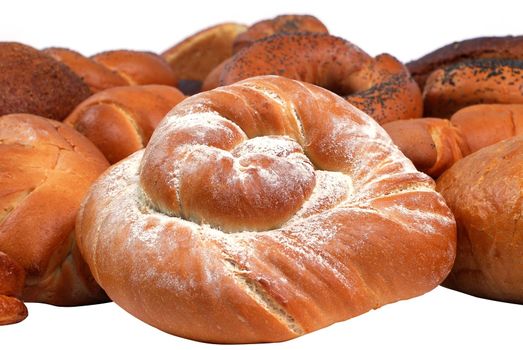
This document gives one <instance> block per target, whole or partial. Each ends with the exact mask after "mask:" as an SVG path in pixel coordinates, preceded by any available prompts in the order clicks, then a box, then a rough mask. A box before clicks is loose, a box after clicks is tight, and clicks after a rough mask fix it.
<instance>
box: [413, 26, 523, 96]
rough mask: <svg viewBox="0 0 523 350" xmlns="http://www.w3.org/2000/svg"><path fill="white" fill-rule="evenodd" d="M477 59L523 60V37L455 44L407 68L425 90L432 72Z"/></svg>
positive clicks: (414, 62) (489, 38)
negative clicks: (446, 66)
mask: <svg viewBox="0 0 523 350" xmlns="http://www.w3.org/2000/svg"><path fill="white" fill-rule="evenodd" d="M476 58H511V59H523V36H504V37H481V38H474V39H468V40H463V41H458V42H454V43H451V44H448V45H446V46H443V47H441V48H439V49H437V50H435V51H432V52H431V53H428V54H426V55H425V56H423V57H421V58H418V59H417V60H414V61H411V62H409V63H407V68H408V69H409V71H410V73H411V75H412V77H413V78H414V80H416V82H417V83H418V84H419V86H420V88H421V89H422V90H423V87H424V86H425V81H426V80H427V77H428V76H429V74H430V73H431V72H432V71H434V70H436V69H438V68H440V67H442V66H445V65H449V64H453V63H457V62H459V61H461V60H465V59H476Z"/></svg>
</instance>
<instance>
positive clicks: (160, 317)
mask: <svg viewBox="0 0 523 350" xmlns="http://www.w3.org/2000/svg"><path fill="white" fill-rule="evenodd" d="M522 43H523V41H522V40H521V38H520V37H505V38H478V39H472V40H467V41H464V42H460V43H453V44H451V45H449V46H446V47H444V48H441V49H439V50H436V51H434V52H433V53H430V54H428V55H426V56H424V57H422V58H420V59H419V60H416V61H413V62H410V63H408V64H407V65H404V64H403V63H401V62H400V61H399V60H398V59H396V58H395V57H393V56H392V55H390V54H387V53H383V54H380V55H378V56H376V57H372V56H370V55H368V54H367V53H365V52H364V51H363V50H362V49H360V48H359V47H358V46H356V45H354V44H353V43H351V42H349V41H347V40H345V39H342V38H339V37H336V36H333V35H331V34H329V32H328V30H327V28H326V26H325V25H324V24H323V23H322V22H321V21H319V20H318V19H317V18H315V17H313V16H305V15H285V16H278V17H276V18H274V19H269V20H263V21H261V22H258V23H255V24H254V25H252V26H245V25H242V24H236V23H225V24H220V25H217V26H214V27H211V28H208V29H205V30H203V31H200V32H198V33H196V34H194V35H193V36H191V37H189V38H187V39H185V40H184V41H182V42H181V43H179V44H177V45H175V46H173V47H172V48H170V49H168V50H166V51H165V52H164V53H163V54H161V55H157V54H154V53H150V52H138V51H128V50H118V51H110V52H104V53H100V54H97V55H94V56H92V57H86V56H83V55H82V54H80V53H78V52H75V51H72V50H69V49H64V48H48V49H44V50H41V51H39V50H36V49H34V48H31V47H29V46H26V45H23V44H19V43H0V115H1V116H0V324H10V323H15V322H18V321H21V320H23V319H24V318H25V317H26V316H27V309H26V307H25V305H24V302H26V301H29V302H31V301H34V302H45V303H50V304H54V305H82V304H92V303H99V302H104V301H108V300H113V301H114V302H116V303H117V304H118V305H120V306H121V307H123V308H124V309H125V310H127V311H128V312H130V313H131V314H133V315H134V316H136V317H138V318H140V319H141V320H143V321H145V322H147V323H149V324H151V325H153V326H155V327H157V328H159V329H161V330H164V331H166V332H169V333H172V334H175V335H178V336H182V337H186V338H190V339H195V340H200V341H206V342H217V343H254V342H273V341H283V340H287V339H291V338H294V337H297V336H300V335H302V334H306V333H308V332H311V331H314V330H317V329H319V328H322V327H325V326H328V325H330V324H332V323H335V322H338V321H342V320H346V319H348V318H351V317H354V316H357V315H359V314H362V313H364V312H367V311H369V310H371V309H375V308H378V307H380V306H382V305H385V304H388V303H392V302H395V301H399V300H403V299H408V298H412V297H415V296H419V295H421V294H424V293H426V292H428V291H430V290H432V289H433V288H435V287H436V286H437V285H439V284H441V283H443V285H445V286H448V287H450V288H453V289H456V290H460V291H463V292H465V293H469V294H472V295H476V296H480V297H484V298H491V299H495V300H501V301H508V302H514V303H522V302H523V273H522V272H521V271H523V220H521V216H522V213H523V199H522V198H523V136H522V135H523V48H522V47H523V46H522ZM110 164H113V165H112V166H110Z"/></svg>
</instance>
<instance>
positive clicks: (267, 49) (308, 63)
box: [204, 33, 422, 124]
mask: <svg viewBox="0 0 523 350" xmlns="http://www.w3.org/2000/svg"><path fill="white" fill-rule="evenodd" d="M265 74H274V75H280V76H284V77H287V78H292V79H296V80H301V81H305V82H308V83H313V84H315V85H319V86H322V87H324V88H326V89H329V90H331V91H333V92H335V93H337V94H339V95H341V96H344V97H346V98H347V100H348V101H349V102H350V103H352V104H354V105H355V106H357V107H358V108H360V109H362V110H363V111H364V112H366V113H367V114H369V115H370V116H371V117H373V118H374V119H375V120H377V121H378V122H379V123H380V124H381V123H386V122H390V121H393V120H398V119H411V118H419V117H421V115H422V99H421V92H420V90H419V88H418V86H417V84H416V83H415V82H414V80H412V78H411V77H410V75H409V73H408V71H407V69H406V68H405V66H403V64H402V63H401V62H399V61H398V60H396V59H395V58H394V57H392V56H390V55H387V54H383V55H379V56H378V57H376V58H375V59H373V58H372V57H370V56H369V55H367V54H366V53H365V52H363V51H362V50H361V49H360V48H359V47H357V46H356V45H353V44H351V43H350V42H348V41H346V40H344V39H341V38H337V37H334V36H331V35H328V34H312V33H297V34H287V35H273V36H271V37H268V38H265V39H262V40H258V41H256V42H255V43H253V44H252V45H250V46H249V47H248V48H246V49H244V50H242V51H240V52H238V53H237V54H235V55H234V56H233V57H232V58H231V59H230V60H228V61H227V62H226V63H225V64H224V65H223V69H222V70H221V73H219V74H218V73H217V72H213V73H212V74H211V75H210V76H209V77H208V79H209V80H211V81H206V82H204V86H205V87H206V88H209V89H210V88H214V87H215V86H213V85H214V84H217V85H229V84H232V83H234V82H237V81H240V80H243V79H246V78H248V77H253V76H258V75H265ZM218 77H219V79H217V78H218Z"/></svg>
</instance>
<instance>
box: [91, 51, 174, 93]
mask: <svg viewBox="0 0 523 350" xmlns="http://www.w3.org/2000/svg"><path fill="white" fill-rule="evenodd" d="M91 59H92V60H93V61H95V62H97V63H99V64H101V65H103V66H105V67H107V68H109V69H110V70H112V71H114V72H115V73H117V74H118V75H120V76H121V77H122V78H123V79H125V80H126V81H127V83H128V85H148V84H159V85H169V86H176V85H177V84H178V81H177V77H176V74H175V72H174V71H173V70H172V68H171V67H170V66H169V64H168V63H167V62H166V61H165V59H164V58H163V57H162V56H159V55H157V54H155V53H152V52H146V51H131V50H114V51H106V52H101V53H99V54H96V55H94V56H92V57H91Z"/></svg>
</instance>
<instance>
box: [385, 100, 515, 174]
mask: <svg viewBox="0 0 523 350" xmlns="http://www.w3.org/2000/svg"><path fill="white" fill-rule="evenodd" d="M383 128H384V129H385V130H386V131H387V132H388V134H389V136H390V137H391V138H392V140H393V141H394V143H395V144H396V145H397V146H398V147H399V148H400V150H401V151H402V152H403V154H405V156H407V158H409V159H410V160H411V161H412V162H413V163H414V165H415V166H416V168H417V169H418V170H419V171H423V172H424V173H426V174H429V175H431V176H434V177H438V176H439V175H441V173H443V172H444V171H445V170H447V169H448V168H450V167H451V166H452V164H454V163H455V162H456V161H458V160H459V159H461V158H463V157H465V156H467V155H468V154H470V153H472V152H475V151H477V150H479V149H481V148H483V147H487V146H490V145H493V144H495V143H497V142H500V141H502V140H505V139H508V138H510V137H513V136H516V135H522V134H523V105H516V104H514V105H510V104H508V105H502V104H493V105H474V106H470V107H466V108H463V109H460V110H459V111H458V112H456V113H454V115H453V116H452V117H451V118H450V120H448V119H440V118H422V119H416V120H398V121H394V122H391V123H387V124H384V125H383Z"/></svg>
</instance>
